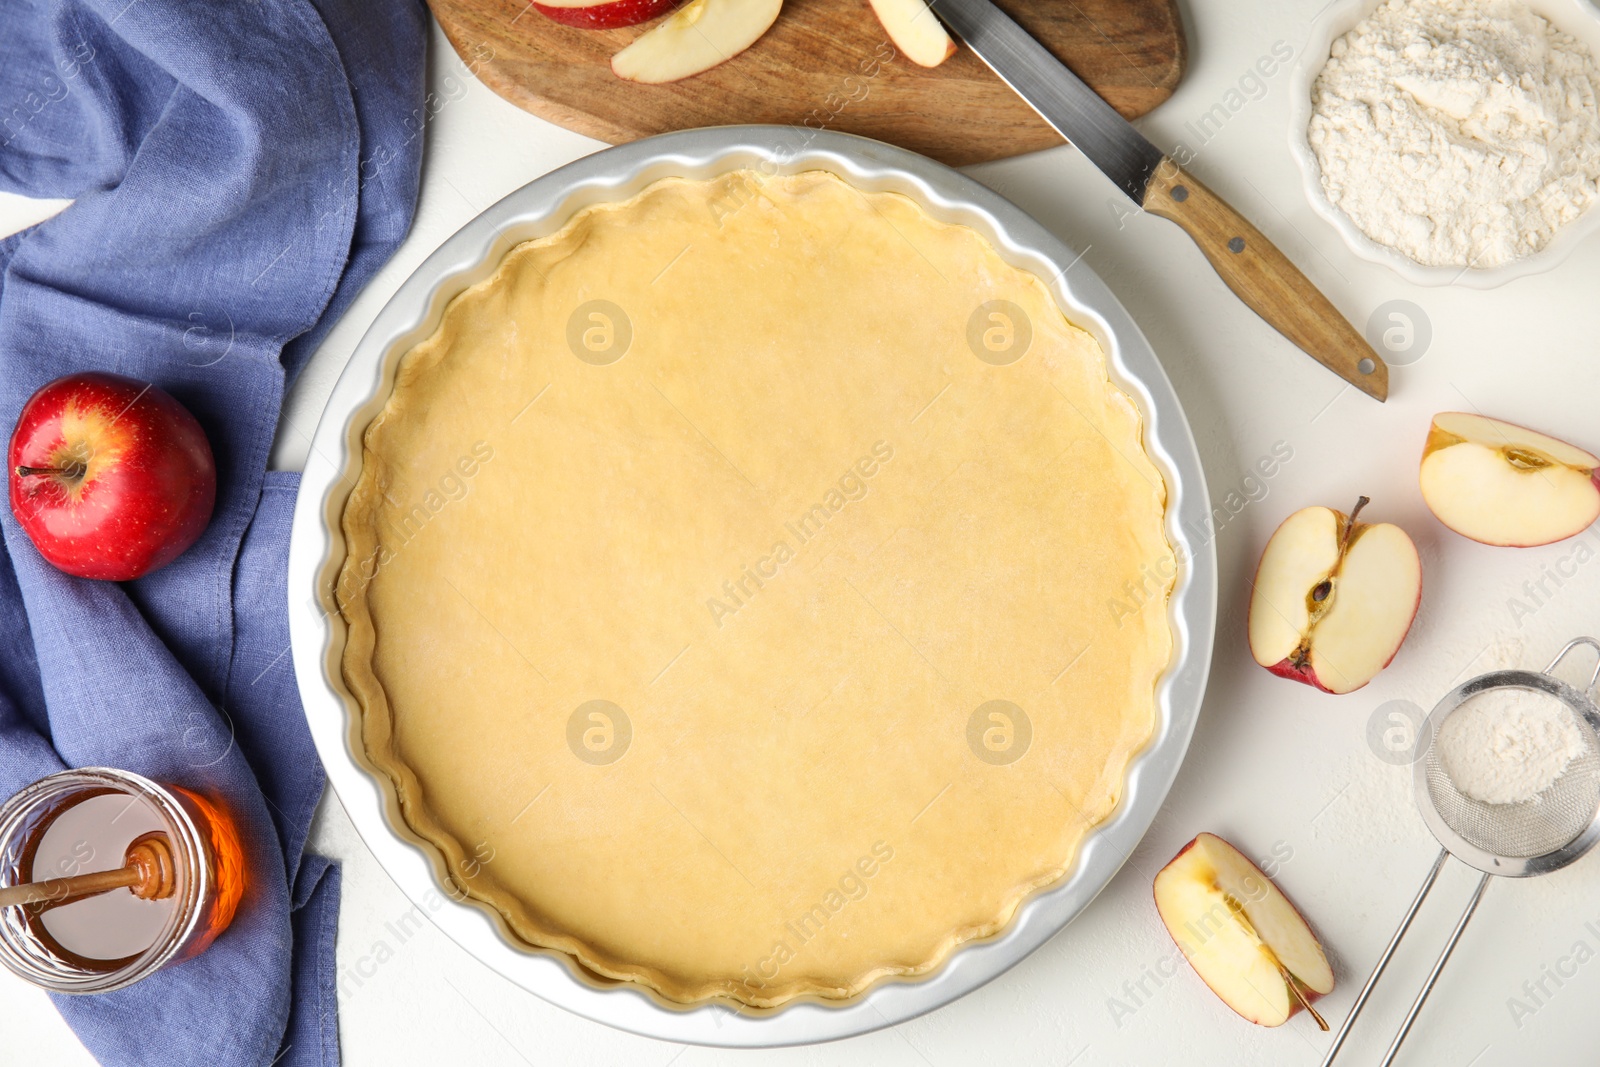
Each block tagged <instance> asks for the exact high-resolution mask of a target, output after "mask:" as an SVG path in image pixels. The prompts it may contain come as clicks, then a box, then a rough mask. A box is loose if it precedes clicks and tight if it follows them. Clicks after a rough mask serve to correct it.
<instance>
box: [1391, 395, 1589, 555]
mask: <svg viewBox="0 0 1600 1067" xmlns="http://www.w3.org/2000/svg"><path fill="white" fill-rule="evenodd" d="M1419 477H1420V481H1421V483H1422V499H1423V500H1424V501H1426V502H1427V505H1428V507H1429V509H1431V510H1432V511H1433V513H1434V515H1435V516H1437V517H1438V519H1439V521H1440V522H1442V523H1444V524H1445V525H1446V526H1448V527H1450V529H1452V530H1454V531H1455V532H1456V533H1458V534H1462V535H1464V536H1466V537H1470V538H1472V539H1473V540H1474V541H1482V542H1483V543H1484V544H1486V545H1514V546H1517V547H1522V548H1527V547H1531V546H1533V545H1548V544H1549V543H1550V542H1552V541H1560V540H1563V539H1565V538H1568V537H1571V536H1573V535H1574V534H1579V533H1582V532H1583V531H1584V530H1585V529H1587V528H1588V526H1589V524H1590V523H1592V522H1594V520H1595V519H1596V518H1600V457H1597V456H1595V455H1594V454H1593V453H1591V452H1585V451H1584V450H1583V449H1581V448H1577V447H1574V446H1573V445H1569V444H1567V443H1566V442H1565V441H1558V440H1556V439H1555V438H1554V437H1550V436H1547V435H1546V434H1542V433H1539V432H1538V431H1537V430H1529V429H1527V428H1525V427H1522V426H1518V425H1516V424H1514V423H1510V422H1501V421H1500V420H1499V419H1491V418H1486V417H1485V416H1483V415H1469V414H1467V413H1466V412H1462V411H1446V412H1444V413H1442V414H1439V415H1435V416H1434V417H1433V426H1432V428H1431V429H1430V430H1429V431H1428V442H1427V444H1426V445H1424V446H1423V449H1422V471H1421V473H1420V476H1419Z"/></svg>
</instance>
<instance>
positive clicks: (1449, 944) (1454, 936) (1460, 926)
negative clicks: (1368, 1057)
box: [1378, 874, 1491, 1067]
mask: <svg viewBox="0 0 1600 1067" xmlns="http://www.w3.org/2000/svg"><path fill="white" fill-rule="evenodd" d="M1490 877H1491V876H1490V875H1487V874H1485V875H1484V876H1483V877H1482V878H1479V879H1478V888H1477V889H1475V890H1473V893H1472V899H1471V900H1470V901H1468V902H1467V910H1466V911H1464V912H1462V913H1461V921H1460V922H1458V923H1456V928H1455V930H1454V931H1452V932H1451V934H1450V940H1449V941H1446V942H1445V946H1444V951H1443V952H1441V953H1440V954H1439V962H1438V963H1435V964H1434V965H1433V970H1432V971H1429V972H1428V980H1427V981H1426V982H1424V983H1423V984H1422V992H1420V993H1418V994H1417V999H1416V1001H1415V1002H1414V1003H1413V1004H1412V1005H1411V1010H1410V1011H1409V1012H1407V1013H1406V1020H1405V1022H1403V1023H1401V1024H1400V1032H1399V1033H1397V1034H1395V1035H1394V1043H1393V1044H1391V1045H1390V1046H1389V1051H1388V1052H1386V1053H1384V1054H1383V1062H1382V1063H1381V1064H1379V1065H1378V1067H1389V1065H1390V1064H1391V1063H1393V1062H1394V1057H1395V1054H1396V1053H1398V1052H1399V1051H1400V1042H1402V1041H1404V1040H1405V1039H1406V1035H1407V1034H1409V1033H1410V1032H1411V1024H1412V1023H1414V1022H1416V1021H1417V1013H1418V1012H1420V1011H1421V1010H1422V1002H1423V1001H1425V1000H1427V999H1428V994H1429V993H1431V992H1433V983H1434V982H1436V981H1438V980H1439V972H1440V971H1442V970H1444V965H1445V962H1446V961H1447V960H1449V959H1450V953H1452V952H1454V951H1455V949H1456V942H1457V941H1459V940H1461V932H1462V931H1463V930H1465V929H1466V928H1467V920H1468V919H1471V918H1472V913H1473V912H1475V911H1477V910H1478V901H1480V900H1482V899H1483V891H1484V890H1485V889H1487V888H1489V878H1490Z"/></svg>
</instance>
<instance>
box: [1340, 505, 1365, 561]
mask: <svg viewBox="0 0 1600 1067" xmlns="http://www.w3.org/2000/svg"><path fill="white" fill-rule="evenodd" d="M1370 503H1372V498H1371V497H1365V496H1363V497H1358V498H1357V499H1356V506H1355V507H1353V508H1351V509H1350V517H1349V518H1348V519H1346V520H1345V523H1344V537H1343V538H1341V539H1340V544H1339V547H1340V548H1341V549H1344V548H1347V547H1349V544H1350V531H1351V530H1354V529H1355V528H1356V516H1357V515H1359V514H1361V509H1362V508H1364V507H1366V506H1367V505H1368V504H1370Z"/></svg>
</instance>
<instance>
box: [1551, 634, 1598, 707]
mask: <svg viewBox="0 0 1600 1067" xmlns="http://www.w3.org/2000/svg"><path fill="white" fill-rule="evenodd" d="M1579 645H1587V646H1588V647H1590V648H1592V649H1594V650H1595V651H1596V652H1600V641H1596V640H1595V639H1594V638H1592V637H1574V638H1573V639H1572V640H1571V641H1568V642H1567V643H1566V644H1565V645H1564V646H1563V647H1562V649H1561V651H1560V652H1557V653H1556V658H1555V659H1553V660H1551V661H1550V666H1548V667H1546V668H1545V669H1544V673H1545V674H1554V673H1555V669H1556V668H1557V667H1558V666H1560V664H1561V661H1562V660H1564V659H1566V658H1567V653H1569V652H1571V651H1572V650H1573V649H1575V648H1577V647H1578V646H1579ZM1597 686H1600V663H1596V664H1595V665H1594V673H1593V674H1591V675H1589V687H1588V688H1587V689H1585V690H1584V695H1585V696H1587V697H1588V698H1589V699H1590V700H1593V699H1594V698H1595V696H1596V693H1597V688H1596V687H1597Z"/></svg>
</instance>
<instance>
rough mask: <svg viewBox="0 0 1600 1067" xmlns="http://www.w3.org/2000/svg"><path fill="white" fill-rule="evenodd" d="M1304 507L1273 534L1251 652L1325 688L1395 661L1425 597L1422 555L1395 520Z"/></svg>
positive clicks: (1336, 688)
mask: <svg viewBox="0 0 1600 1067" xmlns="http://www.w3.org/2000/svg"><path fill="white" fill-rule="evenodd" d="M1366 504H1367V498H1366V497H1362V498H1361V500H1360V501H1359V502H1358V503H1357V504H1356V506H1355V509H1354V510H1353V511H1351V513H1350V514H1349V515H1348V516H1347V515H1345V514H1343V513H1342V512H1338V511H1334V510H1333V509H1332V508H1320V507H1318V508H1305V509H1303V510H1300V511H1297V512H1295V513H1294V514H1293V515H1290V516H1289V517H1288V518H1287V519H1284V520H1283V525H1282V526H1279V527H1278V529H1277V531H1276V532H1275V533H1273V535H1272V539H1271V540H1269V541H1268V542H1267V548H1266V551H1264V552H1263V553H1262V554H1261V564H1260V566H1259V567H1257V569H1256V580H1255V592H1254V594H1253V595H1252V597H1251V599H1250V652H1251V654H1252V655H1254V656H1255V658H1256V662H1257V663H1259V664H1261V665H1262V666H1263V667H1265V668H1267V669H1268V670H1270V671H1271V672H1272V673H1273V674H1278V675H1282V676H1283V677H1285V678H1293V679H1295V680H1296V681H1300V682H1305V683H1306V684H1308V685H1313V686H1316V687H1317V688H1318V689H1321V690H1322V691H1323V692H1326V693H1348V692H1351V691H1352V690H1356V689H1360V688H1361V687H1362V686H1364V685H1366V684H1367V683H1368V682H1369V681H1371V680H1372V678H1373V676H1374V675H1376V674H1377V673H1378V672H1379V671H1381V670H1383V668H1385V667H1387V666H1388V665H1389V661H1390V660H1392V659H1394V656H1395V653H1396V652H1398V651H1400V644H1401V642H1403V641H1404V640H1405V639H1406V633H1407V632H1408V631H1409V630H1410V629H1411V620H1412V619H1414V618H1415V617H1416V614H1417V605H1418V603H1419V602H1420V601H1421V599H1422V560H1421V559H1420V558H1419V557H1418V556H1417V546H1416V545H1414V544H1412V543H1411V538H1409V537H1407V536H1406V532H1405V531H1404V530H1402V529H1400V527H1398V526H1393V525H1390V524H1389V523H1378V524H1376V525H1368V524H1366V523H1361V522H1357V521H1356V516H1357V515H1359V514H1360V513H1361V509H1362V508H1363V507H1365V506H1366Z"/></svg>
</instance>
